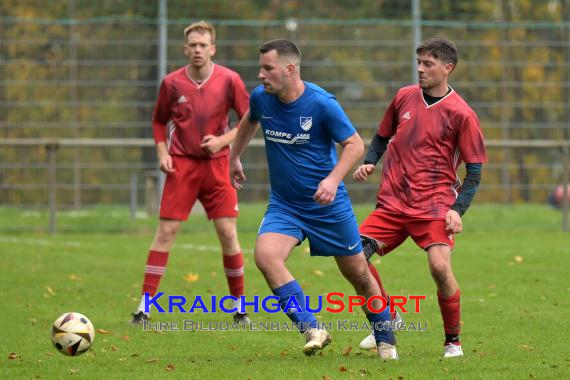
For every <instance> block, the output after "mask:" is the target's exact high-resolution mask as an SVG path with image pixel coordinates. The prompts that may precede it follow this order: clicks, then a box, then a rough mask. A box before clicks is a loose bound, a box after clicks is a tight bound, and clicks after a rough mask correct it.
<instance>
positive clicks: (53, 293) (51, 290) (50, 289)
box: [46, 285, 55, 296]
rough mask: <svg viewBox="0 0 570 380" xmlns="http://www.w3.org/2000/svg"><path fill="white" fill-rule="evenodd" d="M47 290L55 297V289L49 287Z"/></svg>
mask: <svg viewBox="0 0 570 380" xmlns="http://www.w3.org/2000/svg"><path fill="white" fill-rule="evenodd" d="M46 290H47V291H48V293H49V294H50V295H52V296H55V292H54V291H53V289H52V288H51V286H49V285H47V286H46Z"/></svg>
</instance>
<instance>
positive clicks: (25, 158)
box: [0, 139, 570, 233]
mask: <svg viewBox="0 0 570 380" xmlns="http://www.w3.org/2000/svg"><path fill="white" fill-rule="evenodd" d="M263 146H264V144H263V140H262V139H254V140H252V142H251V144H250V148H249V150H248V151H247V152H246V154H245V155H244V158H243V161H244V170H245V172H246V174H247V177H248V182H247V184H246V185H245V189H244V191H242V192H241V193H240V200H241V201H248V200H259V199H265V198H267V196H268V192H269V185H268V183H267V182H268V181H267V174H268V173H267V167H266V165H265V162H264V161H263V160H262V161H259V160H258V158H257V157H263V150H264V149H263ZM0 147H2V149H3V150H6V151H12V152H13V154H14V156H18V157H20V159H19V161H18V163H15V164H3V165H2V166H1V168H2V171H3V172H10V171H13V172H15V173H19V174H20V175H21V176H22V178H24V177H27V176H28V175H30V174H31V176H32V177H33V180H31V179H30V178H28V179H27V180H24V179H22V180H20V181H18V182H15V183H12V184H2V185H1V189H2V193H3V194H4V195H8V196H9V197H7V198H6V199H3V202H2V203H3V204H18V205H21V206H26V207H28V208H30V207H43V208H46V207H47V208H48V209H49V225H48V226H47V227H48V230H49V231H50V232H52V233H54V232H55V231H56V215H57V211H58V210H64V209H68V208H69V207H70V206H71V205H70V203H69V200H70V199H72V196H73V192H74V186H73V182H72V178H73V171H74V166H73V165H72V164H71V163H69V162H68V161H66V160H65V159H63V160H62V159H61V158H62V157H61V156H63V157H65V151H70V150H76V149H80V151H81V152H82V158H85V157H89V156H94V155H95V156H98V155H106V156H113V155H115V154H119V155H120V156H119V157H122V158H127V157H129V156H132V157H140V156H142V155H143V151H144V150H145V149H154V143H153V142H152V140H150V139H123V140H120V139H6V140H0ZM487 147H488V149H489V150H490V152H491V153H496V152H503V153H504V152H516V151H517V150H523V151H526V152H529V151H530V152H534V154H535V155H536V156H540V152H541V151H545V150H547V151H549V152H551V153H554V154H556V155H557V156H558V157H559V160H560V163H561V164H562V166H561V167H557V166H556V165H552V164H551V163H549V162H543V163H535V164H534V165H532V166H527V167H525V168H524V170H525V171H527V172H528V173H527V175H528V176H531V177H538V176H553V173H552V172H553V171H559V173H560V180H561V183H570V180H569V174H570V171H569V164H570V141H568V140H565V141H548V140H535V141H528V140H509V141H500V140H492V141H488V142H487ZM62 153H63V154H62ZM509 156H514V154H513V155H509ZM252 158H253V159H252ZM37 159H39V161H38V160H37ZM505 166H506V167H508V168H509V169H513V168H514V169H515V170H520V168H519V167H518V166H517V165H516V163H512V164H511V163H508V162H506V163H505V162H504V163H503V165H501V166H496V165H486V166H485V167H484V171H483V178H486V177H492V173H493V171H496V170H502V169H503V167H505ZM81 169H82V171H83V172H92V173H93V174H94V175H93V178H97V179H99V180H98V181H96V182H91V183H82V186H81V191H82V198H83V199H84V201H85V203H87V204H98V205H101V204H105V203H107V204H115V203H117V202H119V203H121V204H124V205H129V206H130V208H131V214H132V215H133V216H134V215H135V214H136V212H137V210H138V209H139V208H143V209H145V210H146V211H147V213H150V214H155V213H156V212H157V208H158V200H159V193H160V177H159V175H158V172H157V170H156V164H150V165H134V164H133V163H132V162H128V161H112V162H107V163H105V164H83V165H82V167H81ZM345 182H346V183H347V186H348V189H349V192H350V194H351V198H352V199H353V200H354V201H356V202H358V201H367V202H372V201H373V200H374V199H375V194H376V191H377V189H378V176H374V178H371V180H370V181H368V182H365V183H357V182H354V181H353V180H352V179H351V178H350V177H348V178H347V179H346V181H345ZM554 187H555V184H553V183H544V184H533V185H531V186H529V185H528V184H519V183H512V184H509V189H510V190H511V191H519V190H525V191H526V190H528V191H532V192H542V193H544V194H546V193H547V192H549V191H551V190H552V188H554ZM509 189H505V188H503V186H502V185H501V184H498V183H483V184H482V185H481V188H480V190H479V194H478V198H483V199H490V200H494V201H496V202H500V201H501V200H502V198H503V195H502V194H503V193H504V192H505V191H507V190H509ZM569 198H570V197H569V194H568V188H567V187H564V190H563V196H562V203H561V204H560V207H561V209H562V215H563V216H562V229H563V230H565V231H568V229H569V221H568V210H569V204H568V203H569V202H568V199H569ZM37 199H40V202H38V201H37ZM27 200H33V202H32V203H28V202H29V201H27ZM545 200H546V197H545Z"/></svg>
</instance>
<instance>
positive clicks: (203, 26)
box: [184, 20, 216, 45]
mask: <svg viewBox="0 0 570 380" xmlns="http://www.w3.org/2000/svg"><path fill="white" fill-rule="evenodd" d="M190 32H198V33H200V34H205V33H210V37H211V40H212V45H213V44H214V43H215V42H216V29H214V26H213V25H212V24H210V23H209V22H206V21H204V20H201V21H198V22H195V23H192V24H190V26H187V27H186V28H184V40H185V41H187V40H188V34H190Z"/></svg>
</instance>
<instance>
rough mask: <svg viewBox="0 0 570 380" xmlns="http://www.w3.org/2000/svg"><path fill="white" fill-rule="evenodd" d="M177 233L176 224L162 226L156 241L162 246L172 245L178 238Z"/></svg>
mask: <svg viewBox="0 0 570 380" xmlns="http://www.w3.org/2000/svg"><path fill="white" fill-rule="evenodd" d="M177 232H178V226H177V225H174V224H167V225H162V226H160V228H159V229H158V231H157V234H156V241H157V243H159V244H161V245H164V244H170V243H172V242H173V241H174V239H175V238H176V233H177Z"/></svg>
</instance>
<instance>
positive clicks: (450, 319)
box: [437, 289, 461, 340]
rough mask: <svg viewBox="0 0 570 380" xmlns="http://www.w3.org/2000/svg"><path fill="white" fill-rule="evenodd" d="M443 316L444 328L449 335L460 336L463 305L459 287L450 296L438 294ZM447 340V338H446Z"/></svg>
mask: <svg viewBox="0 0 570 380" xmlns="http://www.w3.org/2000/svg"><path fill="white" fill-rule="evenodd" d="M437 300H438V301H439V308H440V310H441V317H442V319H443V329H444V330H445V335H446V337H447V336H458V335H459V332H460V331H461V326H460V320H461V307H460V292H459V289H457V291H456V292H455V294H453V295H452V296H450V297H448V298H443V297H442V296H441V294H439V293H438V294H437ZM446 340H447V339H446Z"/></svg>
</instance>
